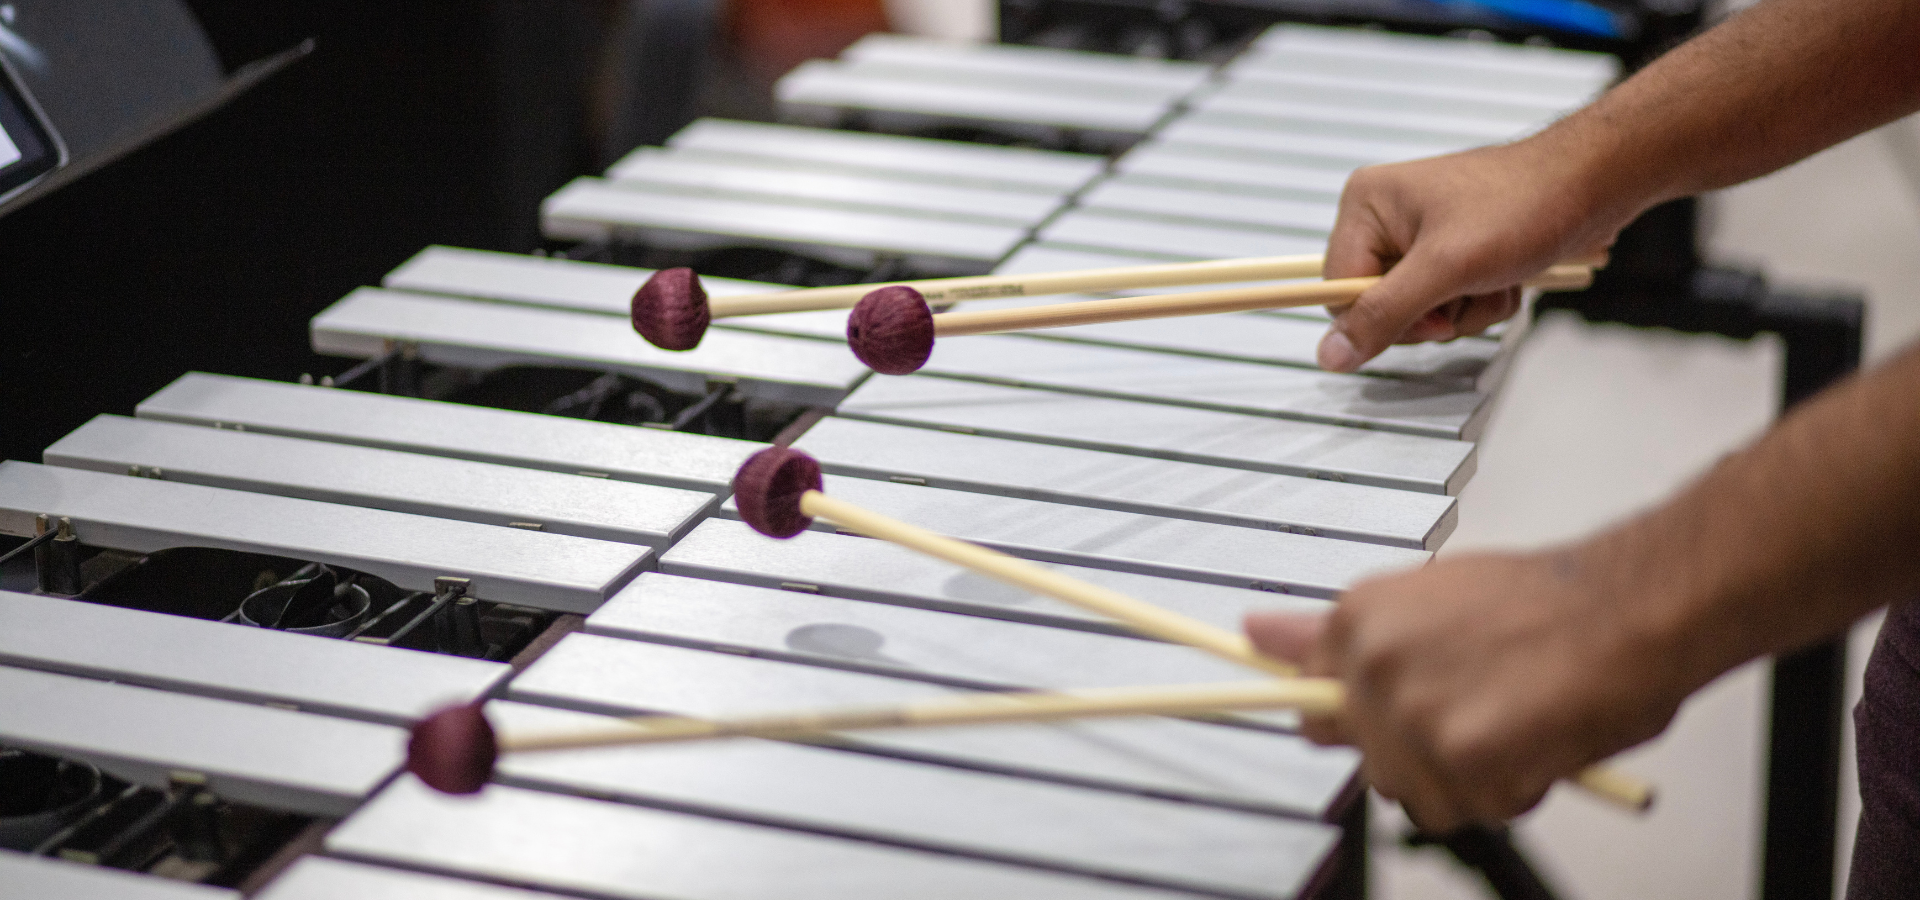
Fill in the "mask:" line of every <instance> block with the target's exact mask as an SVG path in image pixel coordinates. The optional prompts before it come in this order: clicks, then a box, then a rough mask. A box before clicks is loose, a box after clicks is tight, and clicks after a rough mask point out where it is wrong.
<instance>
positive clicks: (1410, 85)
mask: <svg viewBox="0 0 1920 900" xmlns="http://www.w3.org/2000/svg"><path fill="white" fill-rule="evenodd" d="M1220 77H1221V79H1222V80H1224V81H1226V82H1228V83H1230V84H1239V83H1245V84H1249V85H1257V86H1258V87H1256V88H1252V89H1256V90H1257V89H1264V90H1267V91H1271V92H1273V93H1284V92H1286V91H1287V90H1289V89H1291V88H1293V87H1296V86H1298V87H1305V88H1310V89H1316V90H1330V91H1331V90H1339V91H1353V92H1364V93H1368V94H1390V95H1398V96H1402V97H1406V98H1409V99H1425V100H1435V101H1439V102H1441V103H1446V104H1454V103H1470V104H1478V105H1484V106H1485V107H1488V108H1509V109H1529V110H1533V114H1534V115H1536V116H1543V115H1553V114H1556V113H1561V114H1564V113H1566V112H1567V111H1568V110H1569V109H1570V108H1571V107H1574V106H1578V105H1579V102H1578V101H1576V100H1570V99H1568V98H1565V97H1557V96H1543V95H1541V94H1536V93H1532V92H1529V91H1526V90H1524V89H1517V88H1514V87H1512V86H1495V87H1481V86H1468V85H1457V84H1438V83H1434V82H1430V81H1423V80H1407V79H1396V78H1381V77H1368V76H1367V75H1365V74H1341V75H1326V74H1321V73H1319V72H1314V71H1310V70H1305V69H1299V68H1290V69H1274V68H1267V67H1262V66H1258V65H1245V66H1241V65H1231V64H1230V65H1228V66H1227V67H1226V68H1224V69H1222V70H1221V73H1220Z"/></svg>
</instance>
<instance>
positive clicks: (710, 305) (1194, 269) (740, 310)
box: [633, 254, 1607, 350]
mask: <svg viewBox="0 0 1920 900" xmlns="http://www.w3.org/2000/svg"><path fill="white" fill-rule="evenodd" d="M1324 259H1325V258H1324V257H1322V256H1320V255H1318V254H1309V255H1304V256H1256V257H1249V258H1246V259H1214V260H1205V261H1202V262H1187V263H1160V264H1157V265H1151V266H1117V267H1114V268H1107V269H1079V270H1075V271H1070V272H1033V273H1028V274H1024V275H969V276H965V277H962V278H926V279H920V280H917V281H896V282H881V283H879V284H847V285H839V286H835V287H819V288H800V289H797V290H791V291H776V292H772V293H766V294H749V295H744V296H736V297H715V298H712V299H708V297H707V292H706V289H705V288H703V287H702V286H701V284H700V276H698V275H695V274H694V273H693V270H692V269H685V268H681V269H662V270H660V271H658V272H655V273H653V275H652V276H650V277H649V278H647V281H646V283H645V284H643V285H641V286H640V290H638V291H636V292H635V293H634V295H633V329H634V330H635V331H638V332H640V336H641V337H644V338H646V339H647V342H648V343H651V344H653V345H654V346H656V347H659V348H661V349H663V350H692V349H693V348H694V347H697V346H699V344H700V339H701V338H702V337H705V336H706V333H707V325H708V324H710V323H711V322H712V321H713V320H714V319H725V318H731V317H733V316H760V315H767V314H769V313H786V312H807V311H810V310H821V309H847V308H848V307H851V306H853V305H855V304H857V303H859V302H860V298H862V297H865V296H866V295H867V294H869V293H872V292H873V291H874V290H875V289H877V288H880V287H883V286H887V285H895V286H901V287H910V288H913V289H914V290H916V291H919V292H920V296H921V297H922V298H923V299H924V300H926V302H928V303H935V304H939V303H953V302H956V301H960V300H990V299H993V298H995V297H1042V296H1046V295H1049V294H1086V293H1098V292H1101V291H1120V290H1128V289H1132V288H1151V287H1172V286H1175V285H1189V284H1221V283H1223V282H1229V281H1281V280H1285V279H1289V278H1317V277H1319V276H1320V268H1321V263H1322V262H1323V260H1324ZM1570 262H1574V263H1578V264H1581V265H1589V266H1594V267H1596V268H1597V267H1600V266H1604V265H1606V263H1607V258H1606V255H1605V254H1595V255H1593V256H1591V257H1584V258H1582V259H1579V260H1572V261H1570Z"/></svg>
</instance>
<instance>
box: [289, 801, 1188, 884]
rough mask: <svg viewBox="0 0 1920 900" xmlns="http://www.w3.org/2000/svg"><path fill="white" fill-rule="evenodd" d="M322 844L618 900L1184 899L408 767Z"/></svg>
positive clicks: (336, 850) (363, 855)
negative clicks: (457, 789) (460, 781)
mask: <svg viewBox="0 0 1920 900" xmlns="http://www.w3.org/2000/svg"><path fill="white" fill-rule="evenodd" d="M326 846H327V850H328V851H329V852H330V853H332V854H335V855H341V856H348V857H354V858H360V859H370V860H379V861H387V862H393V863H396V864H399V865H403V866H406V867H408V868H413V869H427V870H431V871H437V872H444V873H448V874H453V875H468V876H473V877H479V878H486V879H491V880H495V881H508V882H512V883H515V884H530V885H540V886H548V887H552V888H554V889H556V890H563V891H567V892H569V895H577V894H579V893H580V892H586V893H588V894H590V895H591V896H596V897H612V898H618V900H658V898H660V897H663V896H670V897H674V898H678V900H740V898H744V897H767V896H779V897H783V898H790V900H850V898H868V897H891V896H898V895H899V893H900V892H901V891H902V890H903V889H905V890H910V891H911V892H912V893H913V894H914V895H915V896H916V897H928V898H930V900H964V898H969V897H1049V898H1053V897H1058V898H1061V900H1174V898H1177V897H1188V898H1191V897H1192V895H1191V894H1179V893H1172V892H1168V891H1164V890H1152V889H1148V888H1143V887H1134V886H1129V885H1123V884H1115V883H1113V882H1111V881H1101V880H1096V879H1092V878H1085V877H1078V876H1072V875H1064V874H1056V873H1051V872H1045V871H1040V870H1035V869H1026V868H1018V867H1014V866H1008V865H1002V864H995V863H989V862H983V861H979V860H973V859H967V858H964V857H957V856H952V855H948V854H944V853H937V852H931V851H924V850H910V849H903V848H897V847H889V846H886V845H882V844H875V843H871V842H865V841H850V840H846V839H844V838H837V837H831V836H827V835H821V834H810V833H807V832H803V831H794V830H789V829H779V828H769V827H766V826H762V825H754V824H749V823H744V822H730V821H725V820H722V819H713V818H705V817H701V816H694V815H688V814H686V813H681V812H669V811H665V810H657V809H647V808H644V807H641V806H635V805H630V804H624V803H608V802H601V801H597V800H588V799H584V798H580V797H568V796H561V795H556V794H549V793H545V792H541V791H530V790H523V789H518V788H511V787H503V786H500V785H495V786H492V787H489V788H487V790H486V791H485V792H484V793H482V794H481V795H480V796H478V797H475V798H467V797H450V796H447V795H445V794H438V793H434V792H433V791H432V790H430V789H428V788H426V787H424V786H422V785H421V784H420V783H419V782H417V781H414V780H413V779H411V778H404V779H401V780H400V781H397V782H395V783H394V784H393V785H392V786H390V787H388V788H387V789H386V790H385V791H383V792H381V794H380V796H379V797H377V798H375V800H374V801H373V802H372V803H370V804H368V805H367V806H366V807H364V808H363V809H361V810H360V811H359V812H358V813H356V814H354V815H353V816H352V817H351V818H349V819H347V821H345V822H343V823H341V824H340V825H339V826H338V827H336V828H334V830H333V831H332V832H330V833H329V834H328V835H327V843H326ZM748 861H750V862H751V863H752V864H751V865H749V864H746V863H747V862H748ZM908 886H910V887H908ZM407 896H409V897H413V896H417V895H411V894H410V895H407ZM487 900H492V898H487Z"/></svg>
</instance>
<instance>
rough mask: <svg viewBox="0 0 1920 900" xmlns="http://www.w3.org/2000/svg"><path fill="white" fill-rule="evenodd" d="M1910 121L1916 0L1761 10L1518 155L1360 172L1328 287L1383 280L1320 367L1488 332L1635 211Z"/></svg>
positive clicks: (1919, 64)
mask: <svg viewBox="0 0 1920 900" xmlns="http://www.w3.org/2000/svg"><path fill="white" fill-rule="evenodd" d="M1915 109H1920V2H1916V0H1766V2H1762V3H1761V4H1759V5H1758V6H1755V7H1753V8H1752V9H1749V10H1747V11H1746V12H1743V13H1741V14H1739V15H1737V16H1734V17H1733V18H1731V19H1729V20H1728V21H1727V22H1725V23H1723V24H1721V25H1720V26H1718V27H1716V28H1714V29H1712V30H1710V31H1708V32H1706V33H1705V34H1703V35H1701V36H1699V37H1698V38H1695V39H1694V40H1692V41H1689V42H1688V43H1686V44H1684V45H1682V46H1681V47H1679V48H1677V49H1675V50H1674V51H1672V52H1671V53H1668V54H1667V55H1666V56H1664V57H1662V58H1661V59H1659V60H1658V61H1656V62H1655V63H1654V64H1652V65H1650V66H1648V67H1647V68H1646V69H1644V70H1642V71H1641V72H1639V73H1638V74H1636V75H1635V76H1633V77H1632V78H1630V79H1628V80H1627V81H1626V82H1624V83H1623V84H1621V85H1620V86H1618V87H1616V88H1614V89H1613V90H1612V91H1609V92H1608V93H1607V94H1606V95H1604V96H1602V97H1601V98H1600V99H1599V100H1597V101H1596V102H1594V103H1593V104H1592V105H1591V106H1588V107H1587V108H1585V109H1583V110H1581V111H1579V112H1577V113H1575V114H1573V115H1571V116H1569V117H1567V118H1566V119H1564V120H1562V121H1560V122H1558V123H1556V124H1554V125H1553V126H1551V127H1549V128H1547V129H1546V130H1545V131H1542V132H1541V133H1540V134H1538V135H1535V136H1533V137H1531V138H1528V139H1526V140H1522V141H1519V142H1517V143H1514V144H1509V145H1505V146H1500V147H1490V148H1485V149H1481V150H1473V151H1468V152H1466V153H1459V154H1453V155H1451V156H1443V157H1438V158H1435V159H1430V160H1420V161H1416V162H1411V163H1402V164H1397V165H1387V166H1375V167H1370V168H1366V169H1362V170H1360V171H1359V172H1356V173H1355V174H1354V176H1353V178H1352V179H1351V180H1350V181H1349V182H1348V185H1347V189H1346V192H1345V194H1344V195H1343V196H1342V197H1341V201H1340V215H1339V221H1338V222H1337V223H1336V225H1335V227H1334V232H1333V237H1332V239H1331V240H1330V242H1329V244H1328V260H1327V274H1328V276H1329V277H1347V276H1355V275H1378V274H1381V273H1382V272H1386V271H1388V269H1389V268H1391V271H1390V272H1389V273H1388V274H1387V276H1386V278H1385V279H1384V280H1383V281H1382V282H1381V283H1380V285H1379V286H1377V287H1376V288H1375V289H1373V290H1372V291H1369V292H1367V293H1366V294H1364V295H1362V296H1361V297H1360V298H1359V299H1358V300H1357V301H1356V302H1355V303H1354V304H1353V305H1352V306H1349V307H1347V308H1346V309H1344V310H1342V311H1339V312H1338V313H1337V315H1336V320H1335V324H1334V327H1333V329H1332V330H1330V331H1329V333H1328V336H1327V338H1326V339H1325V340H1324V341H1323V342H1322V344H1321V350H1320V362H1321V365H1323V366H1325V367H1326V368H1329V369H1333V370H1336V371H1351V370H1352V369H1354V368H1356V367H1358V366H1359V365H1360V364H1361V363H1363V362H1365V361H1366V360H1368V359H1371V358H1372V357H1374V356H1375V355H1377V354H1379V353H1380V351H1382V350H1384V349H1386V348H1387V346H1389V345H1390V344H1393V343H1395V342H1398V341H1416V340H1444V339H1449V338H1453V337H1457V336H1459V335H1461V334H1470V333H1475V332H1478V331H1479V330H1481V329H1484V328H1485V327H1486V326H1488V325H1490V324H1492V323H1493V322H1495V321H1498V320H1499V319H1502V318H1505V317H1506V316H1508V315H1511V314H1512V313H1513V311H1514V309H1515V308H1517V303H1516V300H1517V294H1516V293H1515V292H1514V291H1513V290H1512V286H1513V285H1515V284H1518V283H1519V282H1521V281H1523V280H1525V279H1526V278H1528V277H1530V276H1532V275H1534V274H1535V273H1537V272H1539V271H1540V270H1542V269H1544V268H1545V267H1546V266H1547V265H1549V264H1551V263H1552V262H1553V261H1555V260H1556V259H1560V258H1564V257H1571V256H1576V255H1581V254H1584V253H1587V252H1591V251H1595V250H1598V249H1601V248H1604V247H1606V246H1607V245H1609V244H1611V243H1612V241H1613V238H1614V237H1615V236H1616V235H1617V234H1618V233H1619V231H1620V229H1621V228H1623V227H1625V226H1626V224H1627V223H1628V222H1630V221H1632V220H1633V218H1634V217H1635V216H1638V215H1639V214H1640V213H1641V212H1644V211H1645V210H1647V209H1648V208H1650V207H1652V206H1654V205H1656V204H1658V203H1661V202H1664V201H1666V200H1671V199H1674V198H1677V197H1684V196H1688V195H1690V194H1695V193H1698V192H1700V191H1704V190H1710V189H1713V188H1719V187H1725V186H1727V185H1730V184H1734V183H1737V182H1740V181H1744V180H1746V179H1749V178H1753V177H1756V176H1759V175H1762V174H1765V173H1767V172H1771V171H1773V170H1775V169H1778V168H1780V167H1782V166H1785V165H1787V164H1789V163H1791V162H1794V161H1795V160H1798V159H1801V158H1803V157H1805V156H1807V155H1809V154H1812V153H1814V152H1816V151H1818V150H1820V149H1822V148H1824V147H1827V146H1830V145H1832V144H1835V143H1838V142H1839V141H1842V140H1845V139H1846V138H1848V137H1851V136H1853V135H1855V134H1858V133H1860V132H1862V131H1865V130H1867V129H1870V128H1873V127H1875V126H1878V125H1881V124H1884V123H1886V122H1889V121H1892V120H1893V119H1896V118H1898V117H1900V116H1902V115H1905V114H1906V113H1910V112H1912V111H1914V110H1915Z"/></svg>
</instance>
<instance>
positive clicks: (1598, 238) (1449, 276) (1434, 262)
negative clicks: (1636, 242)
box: [1319, 134, 1638, 372]
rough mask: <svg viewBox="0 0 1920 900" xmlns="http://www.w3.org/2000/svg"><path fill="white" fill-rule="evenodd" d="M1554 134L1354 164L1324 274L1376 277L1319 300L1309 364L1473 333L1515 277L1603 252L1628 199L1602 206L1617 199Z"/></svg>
mask: <svg viewBox="0 0 1920 900" xmlns="http://www.w3.org/2000/svg"><path fill="white" fill-rule="evenodd" d="M1561 143H1564V141H1561V140H1556V139H1554V138H1552V137H1550V136H1549V134H1542V135H1539V136H1536V137H1533V138H1529V139H1527V140H1523V141H1520V142H1518V143H1514V144H1505V145H1501V146H1496V147H1484V148H1481V149H1477V150H1468V151H1466V152H1463V153H1455V154H1451V155H1448V156H1439V157H1434V158H1432V159H1422V160H1415V161H1413V162H1406V163H1395V164H1391V165H1382V166H1369V167H1367V168H1364V169H1361V170H1359V171H1357V172H1355V173H1353V176H1352V177H1351V178H1350V179H1348V181H1347V186H1346V189H1345V191H1343V192H1342V193H1341V196H1340V214H1339V218H1338V220H1337V221H1336V222H1335V223H1334V227H1333V236H1332V237H1331V238H1329V239H1328V242H1327V262H1326V277H1328V278H1353V277H1359V276H1366V275H1384V276H1385V277H1383V278H1382V279H1381V280H1380V283H1379V284H1377V285H1375V286H1374V287H1373V288H1371V289H1369V290H1367V291H1366V292H1365V293H1362V294H1361V295H1360V296H1359V297H1358V298H1357V299H1355V300H1354V302H1352V303H1350V304H1346V305H1344V306H1339V307H1330V308H1329V311H1330V312H1332V313H1333V315H1334V323H1333V327H1332V328H1331V329H1329V330H1328V332H1327V335H1326V337H1324V338H1322V339H1321V342H1320V351H1319V361H1320V366H1321V367H1322V368H1324V369H1327V370H1329V371H1334V372H1351V371H1353V370H1354V369H1357V368H1359V367H1360V366H1361V364H1363V363H1365V362H1366V361H1368V360H1370V359H1372V358H1374V357H1375V356H1378V355H1379V354H1380V352H1381V351H1383V350H1385V349H1387V347H1389V346H1391V345H1393V344H1396V343H1417V342H1420V341H1445V340H1452V339H1454V338H1457V337H1461V336H1464V335H1471V334H1479V333H1480V332H1482V331H1484V330H1486V328H1487V327H1488V326H1490V325H1492V324H1494V323H1496V322H1499V321H1501V320H1503V319H1505V318H1507V317H1508V316H1511V315H1513V314H1514V313H1515V312H1517V311H1519V308H1520V289H1519V287H1518V285H1519V284H1520V283H1521V282H1522V281H1525V280H1526V279H1528V278H1530V277H1532V276H1534V275H1536V274H1538V273H1540V272H1541V271H1542V270H1544V269H1546V268H1547V267H1548V266H1550V265H1552V264H1554V263H1556V262H1559V261H1560V260H1562V259H1571V258H1577V257H1584V256H1589V255H1594V256H1597V255H1599V254H1600V253H1602V252H1604V251H1605V250H1606V248H1607V247H1608V246H1610V245H1611V244H1612V243H1613V238H1614V236H1615V235H1617V234H1618V233H1619V230H1620V229H1621V228H1623V227H1625V225H1626V223H1627V222H1628V221H1631V219H1632V217H1633V214H1637V212H1638V210H1637V209H1636V210H1633V211H1632V213H1630V214H1622V213H1620V212H1612V213H1609V212H1606V210H1609V209H1610V208H1612V207H1615V206H1617V204H1616V203H1610V202H1609V200H1610V199H1614V198H1607V197H1605V196H1602V193H1603V191H1604V188H1603V187H1602V186H1601V183H1602V182H1603V179H1601V178H1598V177H1591V176H1589V175H1587V174H1586V173H1585V172H1584V170H1583V169H1582V166H1581V163H1580V159H1581V158H1582V156H1583V155H1582V154H1579V153H1577V152H1573V151H1572V150H1571V149H1569V148H1563V147H1558V146H1556V145H1558V144H1561Z"/></svg>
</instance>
